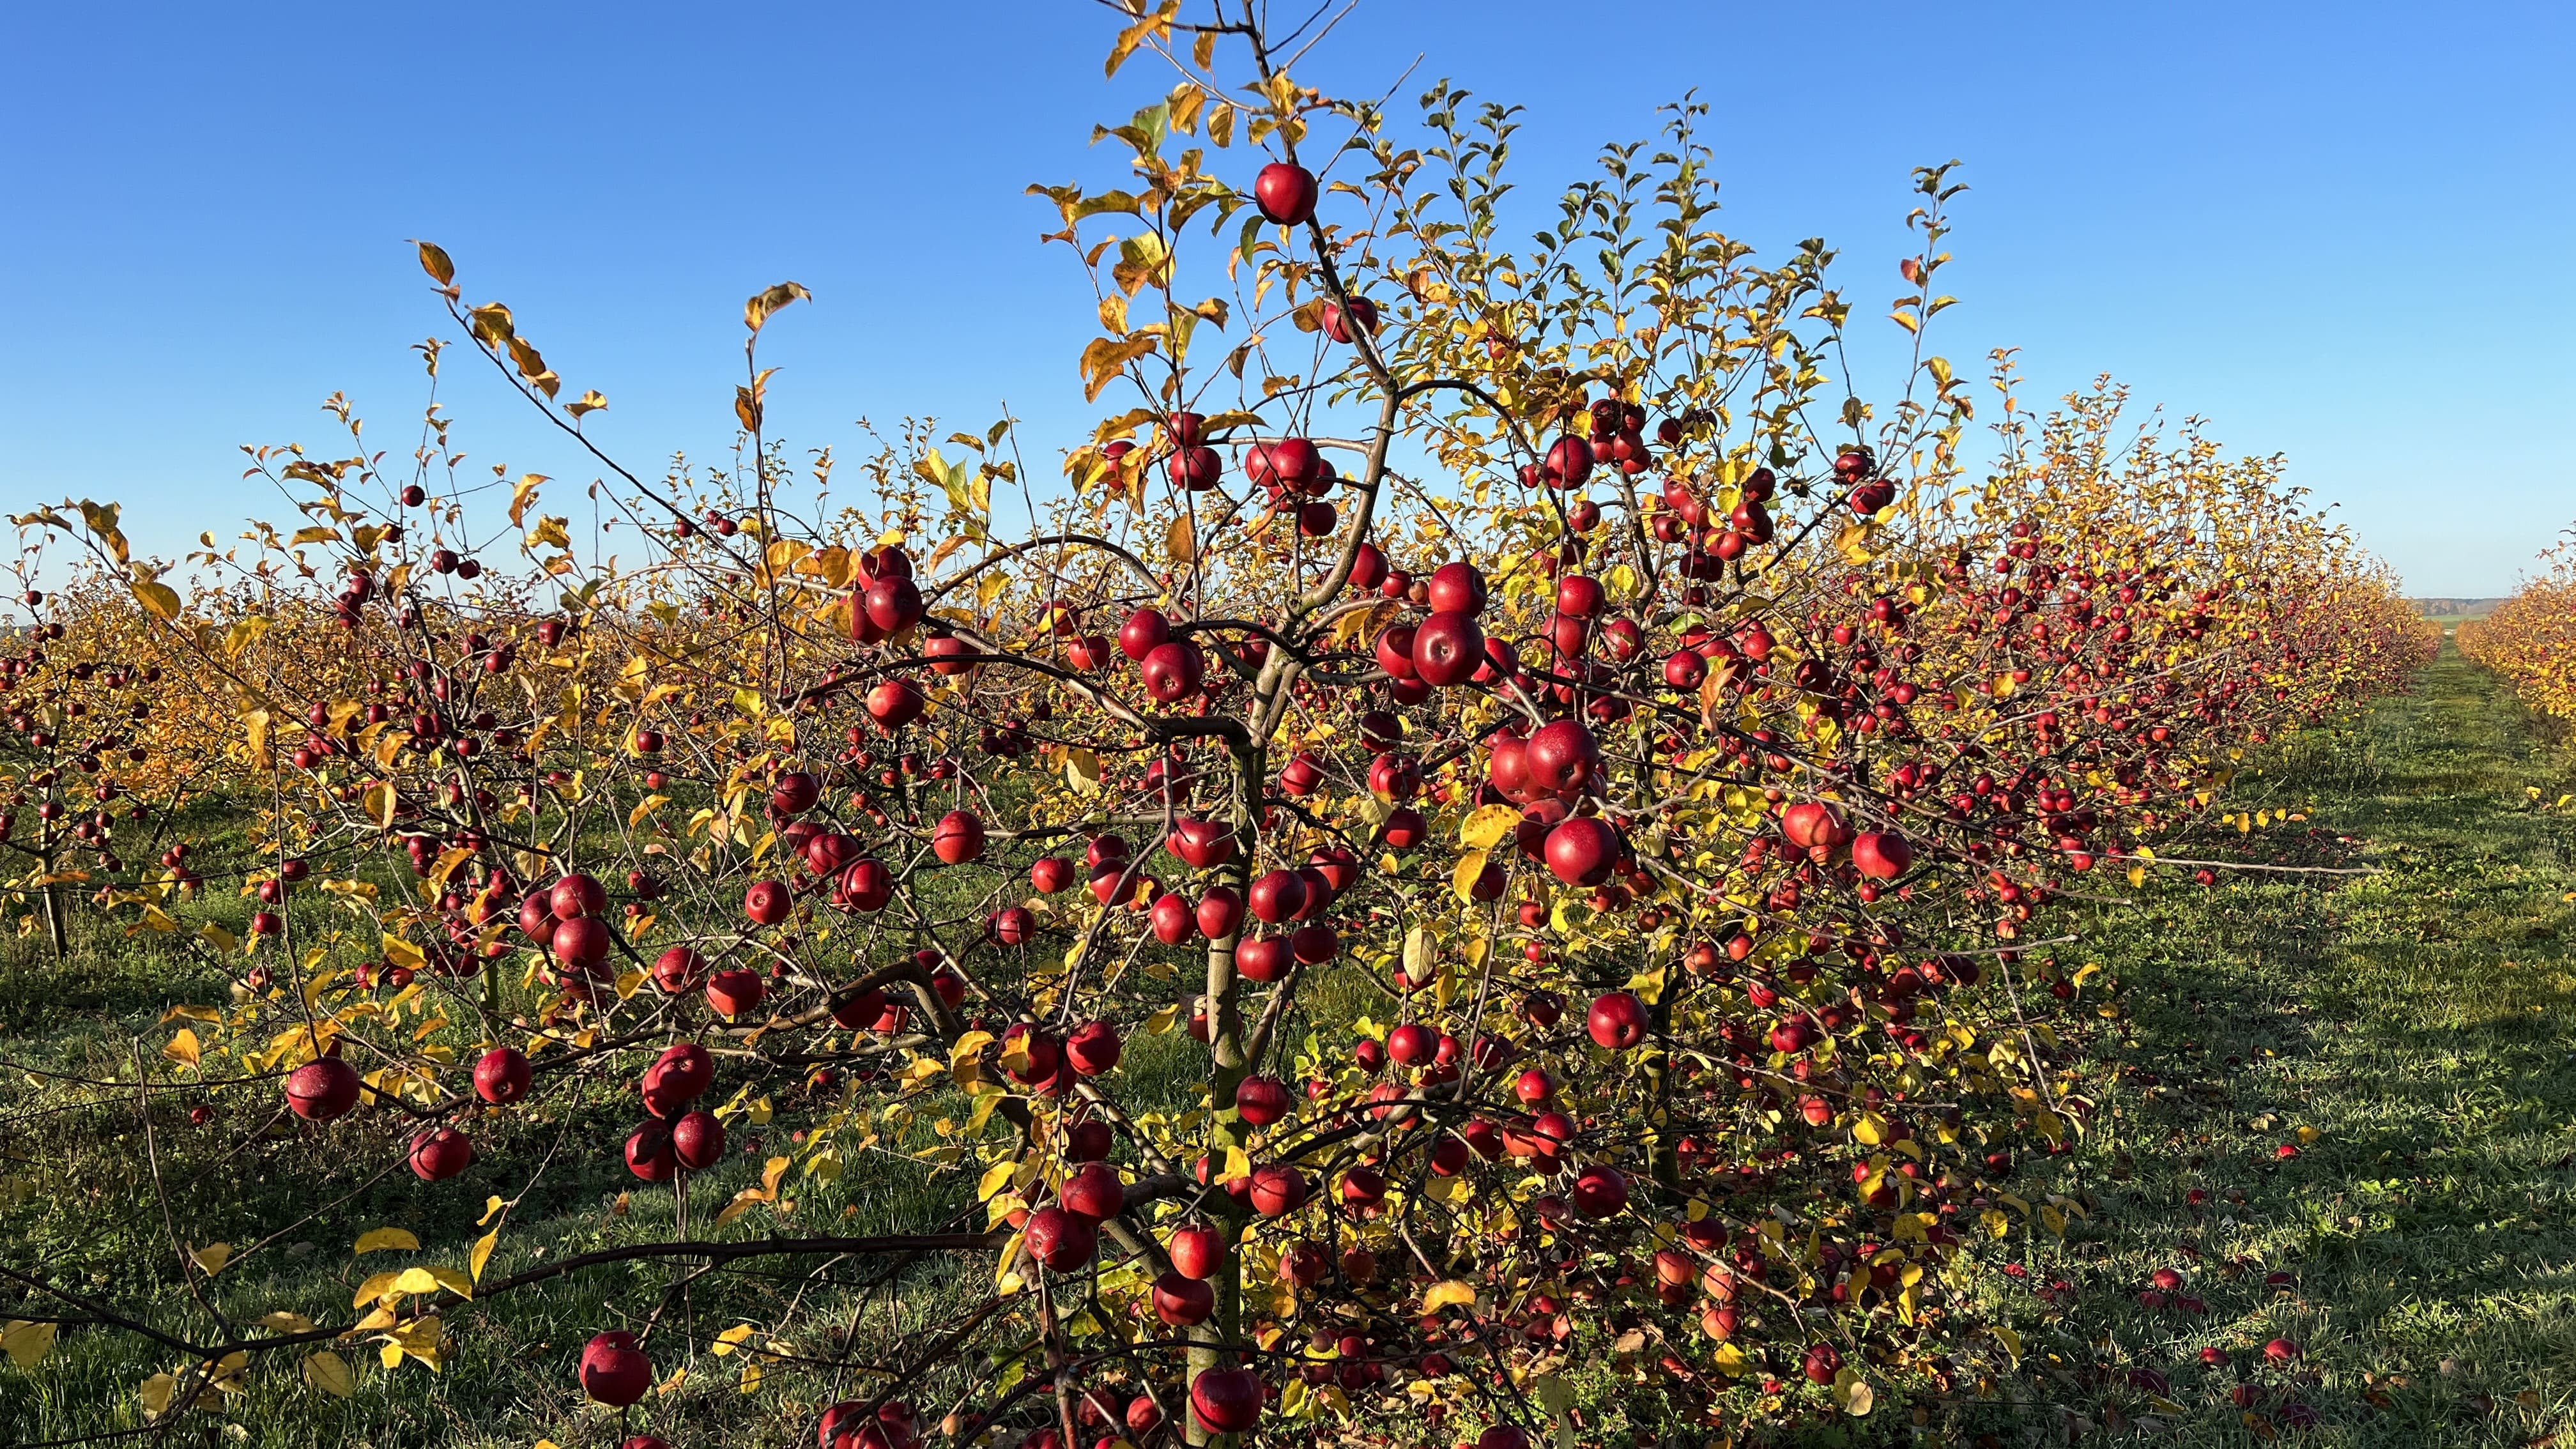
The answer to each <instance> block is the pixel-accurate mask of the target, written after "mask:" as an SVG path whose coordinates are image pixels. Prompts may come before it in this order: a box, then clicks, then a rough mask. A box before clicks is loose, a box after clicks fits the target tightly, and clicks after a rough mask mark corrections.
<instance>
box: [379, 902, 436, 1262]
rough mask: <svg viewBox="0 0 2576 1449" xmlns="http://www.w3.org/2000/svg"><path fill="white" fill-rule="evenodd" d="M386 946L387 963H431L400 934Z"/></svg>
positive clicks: (415, 966)
mask: <svg viewBox="0 0 2576 1449" xmlns="http://www.w3.org/2000/svg"><path fill="white" fill-rule="evenodd" d="M384 947H385V963H386V964H387V965H391V966H404V967H409V968H410V969H411V970H414V971H419V970H421V969H423V968H424V967H426V966H428V965H429V958H428V957H427V956H424V955H422V954H421V950H420V948H419V947H418V946H415V945H413V944H412V943H411V942H409V941H406V940H404V939H403V938H402V937H400V936H396V935H392V934H387V935H386V936H385V938H384ZM412 1246H413V1247H418V1246H420V1245H419V1244H418V1243H414V1244H413V1245H412Z"/></svg>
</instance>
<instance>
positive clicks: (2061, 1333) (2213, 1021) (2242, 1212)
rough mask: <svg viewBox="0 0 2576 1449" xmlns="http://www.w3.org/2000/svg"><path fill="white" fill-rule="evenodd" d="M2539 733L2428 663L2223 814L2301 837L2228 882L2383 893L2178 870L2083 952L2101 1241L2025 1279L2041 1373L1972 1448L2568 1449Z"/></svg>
mask: <svg viewBox="0 0 2576 1449" xmlns="http://www.w3.org/2000/svg"><path fill="white" fill-rule="evenodd" d="M2545 735H2546V732H2545V731H2543V730H2541V729H2540V728H2538V727H2537V725H2536V722H2535V721H2534V719H2533V718H2532V717H2531V716H2529V715H2528V714H2527V712H2525V711H2524V710H2523V709H2522V708H2521V707H2520V706H2519V705H2518V704H2517V703H2516V702H2515V701H2514V700H2513V698H2512V696H2511V694H2510V693H2509V692H2508V691H2506V690H2504V689H2503V688H2502V687H2501V686H2500V685H2499V684H2498V682H2497V681H2496V680H2495V679H2494V678H2493V677H2492V676H2490V675H2488V674H2487V673H2485V672H2484V671H2483V670H2480V669H2478V668H2477V667H2476V666H2474V665H2472V664H2470V663H2468V662H2467V661H2466V660H2464V659H2462V658H2460V657H2459V656H2458V655H2457V654H2456V653H2455V652H2453V651H2452V650H2450V649H2449V648H2448V647H2447V646H2446V647H2445V650H2444V652H2443V654H2442V657H2441V658H2440V660H2439V661H2438V662H2436V663H2435V664H2433V665H2432V666H2431V667H2430V668H2429V669H2428V670H2426V672H2425V673H2424V674H2423V675H2422V676H2421V677H2420V678H2419V679H2418V681H2417V683H2416V687H2415V690H2414V692H2413V693H2411V694H2409V695H2406V696H2402V697H2397V698H2393V699H2390V700H2387V701H2384V702H2383V703H2381V704H2380V705H2378V706H2377V707H2376V708H2374V709H2373V710H2372V711H2371V712H2370V713H2369V714H2368V715H2367V716H2366V717H2365V718H2364V719H2362V720H2361V721H2359V722H2358V723H2357V724H2355V725H2354V726H2352V727H2350V728H2347V729H2343V730H2338V731H2332V732H2327V731H2319V732H2316V733H2315V734H2313V735H2311V736H2309V737H2307V738H2304V739H2303V740H2302V741H2300V742H2299V743H2298V745H2297V746H2296V747H2295V748H2294V749H2292V750H2291V751H2289V752H2288V758H2287V759H2286V760H2284V761H2282V762H2281V763H2280V764H2278V765H2277V766H2275V767H2273V768H2271V769H2269V770H2267V771H2265V772H2264V773H2263V774H2262V775H2261V776H2259V777H2256V776H2253V775H2249V776H2248V777H2246V778H2244V779H2240V780H2239V781H2238V783H2237V787H2236V789H2235V790H2234V791H2232V792H2231V793H2230V796H2229V798H2228V799H2227V800H2226V801H2224V802H2223V804H2222V808H2230V809H2236V810H2246V811H2258V810H2271V811H2280V810H2284V809H2286V810H2289V811H2291V812H2293V813H2295V814H2299V815H2304V816H2306V817H2307V818H2306V819H2304V820H2293V821H2290V822H2286V823H2281V822H2277V821H2276V823H2274V824H2272V825H2271V826H2269V827H2268V828H2267V829H2258V830H2255V831H2254V832H2252V833H2251V834H2248V835H2244V836H2235V835H2234V834H2233V832H2230V837H2231V838H2230V842H2229V843H2230V845H2231V846H2232V847H2233V848H2232V849H2231V850H2230V851H2229V855H2230V857H2231V858H2234V859H2239V860H2249V861H2263V862H2269V861H2275V860H2284V861H2290V862H2300V863H2316V864H2329V865H2336V866H2341V867H2346V868H2350V867H2368V868H2372V869H2375V870H2376V872H2377V873H2376V874H2369V875H2323V874H2309V875H2286V874H2270V875H2263V874H2251V873H2233V874H2230V875H2227V876H2224V877H2222V878H2221V882H2220V883H2219V884H2218V885H2216V886H2214V887H2201V886H2198V885H2195V884H2193V883H2192V882H2191V881H2190V879H2189V877H2188V876H2185V875H2183V874H2182V873H2180V872H2178V871H2168V872H2166V873H2165V878H2164V879H2162V880H2159V881H2156V882H2151V883H2150V884H2149V885H2148V887H2147V888H2146V889H2145V890H2143V891H2138V892H2133V894H2136V895H2138V896H2140V897H2142V899H2141V901H2140V904H2139V905H2138V906H2135V907H2124V908H2111V909H2104V910H2102V911H2101V912H2100V914H2099V917H2098V919H2096V920H2095V921H2094V922H2092V923H2091V925H2090V926H2089V928H2088V929H2087V931H2086V939H2085V941H2084V943H2083V944H2082V945H2081V946H2080V947H2078V948H2076V949H2077V950H2079V951H2081V952H2082V953H2083V955H2082V957H2081V959H2083V960H2086V961H2099V962H2100V963H2101V964H2102V965H2103V967H2104V969H2105V971H2106V973H2108V975H2109V976H2110V977H2111V978H2113V979H2114V980H2115V982H2116V999H2117V1000H2118V1002H2119V1004H2120V1006H2121V1008H2122V1013H2121V1016H2120V1018H2119V1019H2118V1020H2117V1022H2116V1023H2115V1024H2114V1030H2113V1034H2112V1036H2111V1038H2110V1040H2109V1042H2108V1043H2107V1046H2108V1049H2109V1050H2110V1051H2111V1052H2112V1054H2113V1056H2114V1057H2115V1059H2116V1060H2117V1062H2118V1064H2119V1066H2118V1085H2117V1086H2116V1088H2114V1089H2112V1090H2111V1091H2109V1092H2108V1093H2106V1094H2105V1100H2104V1102H2103V1104H2102V1105H2103V1107H2104V1112H2103V1114H2102V1115H2101V1117H2100V1119H2099V1120H2098V1121H2097V1130H2096V1131H2095V1132H2093V1133H2092V1134H2091V1135H2090V1137H2089V1139H2088V1141H2087V1142H2086V1144H2085V1146H2084V1148H2083V1149H2082V1151H2081V1153H2080V1154H2079V1156H2078V1157H2077V1158H2076V1160H2075V1163H2074V1167H2075V1170H2076V1172H2077V1173H2078V1174H2079V1175H2080V1178H2081V1180H2082V1181H2083V1183H2084V1185H2085V1186H2086V1187H2087V1188H2088V1189H2089V1190H2090V1192H2091V1193H2092V1195H2093V1196H2094V1197H2095V1198H2096V1199H2097V1200H2098V1201H2099V1204H2100V1210H2099V1211H2098V1212H2097V1213H2096V1215H2095V1218H2094V1221H2093V1223H2092V1224H2089V1225H2085V1226H2083V1227H2080V1228H2079V1229H2078V1230H2076V1231H2075V1232H2074V1233H2072V1234H2071V1235H2070V1237H2069V1239H2068V1240H2067V1242H2066V1243H2064V1244H2063V1245H2060V1244H2056V1243H2054V1242H2048V1241H2047V1240H2044V1239H2043V1240H2042V1242H2043V1243H2045V1244H2046V1247H2045V1249H2044V1250H2034V1252H2033V1254H2032V1256H2031V1258H2030V1259H2029V1261H2028V1262H2027V1264H2026V1265H2024V1266H2026V1268H2027V1270H2028V1273H2029V1277H2028V1278H2027V1279H2026V1280H2022V1281H2021V1282H2018V1283H2017V1284H2016V1288H2017V1289H2018V1290H2019V1291H2023V1292H2026V1293H2027V1294H2028V1297H2029V1302H2028V1305H2027V1306H2028V1308H2029V1310H2030V1314H2031V1317H2030V1319H2029V1322H2031V1323H2032V1324H2033V1326H2034V1327H2035V1329H2036V1332H2030V1333H2026V1335H2025V1337H2026V1340H2027V1341H2028V1343H2029V1358H2028V1360H2027V1361H2026V1362H2025V1368H2026V1369H2034V1370H2036V1376H2035V1378H2034V1380H2033V1382H2032V1384H2031V1385H2029V1386H2028V1387H2027V1391H2026V1393H2025V1395H2024V1402H2023V1403H2022V1404H2021V1405H2020V1406H2019V1408H2018V1411H2017V1412H2015V1413H2014V1414H2012V1416H2011V1418H2010V1419H2009V1421H2007V1422H2003V1423H2000V1424H1997V1425H1995V1426H1993V1427H1989V1428H1983V1429H1981V1430H1979V1431H1977V1432H1975V1433H1973V1434H1972V1435H1971V1436H1970V1438H1971V1441H1972V1442H1984V1443H1994V1444H2018V1443H2040V1442H2048V1443H2067V1442H2070V1441H2072V1442H2082V1443H2110V1442H2124V1443H2137V1442H2150V1443H2174V1444H2184V1445H2234V1444H2246V1445H2251V1444H2260V1443H2272V1442H2277V1443H2303V1444H2314V1445H2320V1446H2327V1445H2335V1446H2341V1445H2352V1446H2364V1445H2367V1446H2381V1445H2386V1446H2401V1445H2403V1446H2417V1445H2426V1446H2431V1445H2531V1446H2544V1445H2555V1446H2560V1449H2566V1446H2576V976H2571V965H2570V962H2569V958H2568V946H2567V933H2568V932H2569V930H2570V929H2571V927H2576V905H2571V904H2570V895H2571V892H2576V810H2571V809H2570V808H2568V807H2563V806H2559V805H2558V803H2557V802H2558V801H2559V800H2560V799H2561V797H2562V796H2563V795H2565V794H2566V793H2567V792H2569V791H2571V790H2576V771H2571V768H2570V761H2571V755H2570V753H2569V751H2568V749H2567V747H2566V746H2565V745H2564V744H2563V743H2561V742H2557V741H2553V740H2551V739H2548V738H2546V737H2545ZM2213 853H2214V852H2213ZM2159 1269H2171V1270H2174V1271H2175V1272H2177V1273H2179V1274H2180V1275H2181V1278H2182V1282H2181V1284H2180V1285H2178V1286H2177V1287H2175V1288H2173V1289H2172V1290H2171V1291H2169V1292H2165V1293H2164V1294H2163V1297H2164V1298H2165V1300H2166V1301H2165V1302H2164V1303H2163V1304H2161V1305H2157V1304H2155V1303H2154V1302H2153V1300H2152V1299H2150V1300H2147V1301H2144V1302H2142V1301H2141V1297H2140V1295H2141V1294H2148V1293H2154V1292H2156V1291H2157V1289H2156V1285H2155V1282H2154V1275H2155V1274H2156V1273H2157V1271H2158V1270H2159ZM2070 1289H2071V1290H2072V1291H2071V1292H2069V1291H2068V1290H2070ZM2178 1300H2180V1301H2178ZM2189 1300H2198V1302H2197V1304H2195V1303H2193V1302H2191V1301H2189ZM2203 1305H2205V1306H2203ZM2276 1338H2280V1339H2287V1340H2289V1341H2290V1342H2292V1343H2295V1344H2297V1345H2298V1346H2299V1347H2300V1349H2301V1350H2302V1356H2301V1357H2299V1358H2298V1359H2296V1360H2295V1361H2293V1362H2291V1363H2289V1364H2286V1365H2282V1364H2273V1363H2267V1362H2266V1361H2265V1355H2264V1353H2263V1348H2264V1346H2265V1345H2266V1344H2267V1343H2269V1342H2270V1341H2271V1340H2273V1339H2276ZM2205 1348H2215V1349H2218V1350H2220V1351H2221V1352H2222V1353H2223V1354H2224V1355H2225V1361H2224V1362H2223V1363H2220V1364H2216V1365H2211V1364H2205V1363H2204V1362H2203V1361H2202V1359H2201V1357H2200V1355H2201V1351H2202V1350H2203V1349H2205Z"/></svg>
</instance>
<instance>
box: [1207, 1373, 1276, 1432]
mask: <svg viewBox="0 0 2576 1449" xmlns="http://www.w3.org/2000/svg"><path fill="white" fill-rule="evenodd" d="M1190 1413H1191V1415H1192V1416H1193V1417H1195V1418H1196V1419H1197V1420H1198V1421H1199V1424H1200V1426H1201V1427H1202V1428H1204V1429H1206V1430H1207V1431H1208V1432H1209V1433H1212V1434H1240V1433H1242V1432H1244V1431H1245V1430H1248V1429H1250V1428H1252V1427H1253V1426H1254V1425H1256V1424H1258V1423H1260V1422H1261V1380H1260V1379H1259V1378H1258V1377H1256V1376H1254V1374H1253V1372H1252V1370H1250V1369H1239V1368H1231V1369H1229V1368H1212V1369H1202V1370H1200V1371H1199V1375H1198V1377H1197V1378H1195V1379H1193V1380H1191V1381H1190Z"/></svg>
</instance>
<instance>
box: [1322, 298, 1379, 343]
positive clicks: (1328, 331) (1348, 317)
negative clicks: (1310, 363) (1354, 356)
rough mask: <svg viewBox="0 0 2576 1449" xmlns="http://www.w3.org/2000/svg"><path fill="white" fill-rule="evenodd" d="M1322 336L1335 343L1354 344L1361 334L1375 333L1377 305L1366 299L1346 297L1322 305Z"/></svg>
mask: <svg viewBox="0 0 2576 1449" xmlns="http://www.w3.org/2000/svg"><path fill="white" fill-rule="evenodd" d="M1323 322H1324V335H1325V336H1327V337H1330V338H1331V339H1333V340H1334V341H1335V342H1343V343H1348V342H1356V341H1358V340H1359V335H1360V334H1361V333H1363V332H1367V333H1372V334H1374V333H1375V332H1376V331H1377V304H1376V303H1375V302H1372V301H1370V300H1369V299H1368V298H1366V297H1348V298H1345V299H1343V300H1342V301H1339V302H1326V303H1325V304H1324V314H1323Z"/></svg>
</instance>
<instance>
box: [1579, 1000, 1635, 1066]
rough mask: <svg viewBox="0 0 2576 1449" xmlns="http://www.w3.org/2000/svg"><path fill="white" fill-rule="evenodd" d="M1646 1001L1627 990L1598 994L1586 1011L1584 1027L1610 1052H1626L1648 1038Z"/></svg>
mask: <svg viewBox="0 0 2576 1449" xmlns="http://www.w3.org/2000/svg"><path fill="white" fill-rule="evenodd" d="M1648 1025H1649V1022H1648V1020H1647V1015H1646V1004H1645V1003H1644V1002H1642V1001H1639V1000H1638V999H1637V998H1636V997H1635V996H1633V995H1630V994H1629V993H1628V992H1625V991H1613V992H1610V993H1608V994H1606V995H1603V996H1599V997H1595V998H1594V999H1593V1002H1592V1009H1591V1010H1590V1011H1588V1012H1586V1013H1584V1017H1583V1029H1584V1030H1585V1031H1586V1032H1588V1033H1590V1035H1591V1037H1592V1040H1593V1041H1595V1042H1597V1043H1599V1044H1600V1045H1601V1046H1603V1047H1605V1048H1607V1049H1609V1050H1611V1051H1625V1050H1627V1049H1628V1048H1630V1047H1632V1046H1635V1045H1636V1044H1637V1043H1639V1042H1641V1041H1644V1040H1645V1039H1646V1028H1647V1026H1648Z"/></svg>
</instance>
